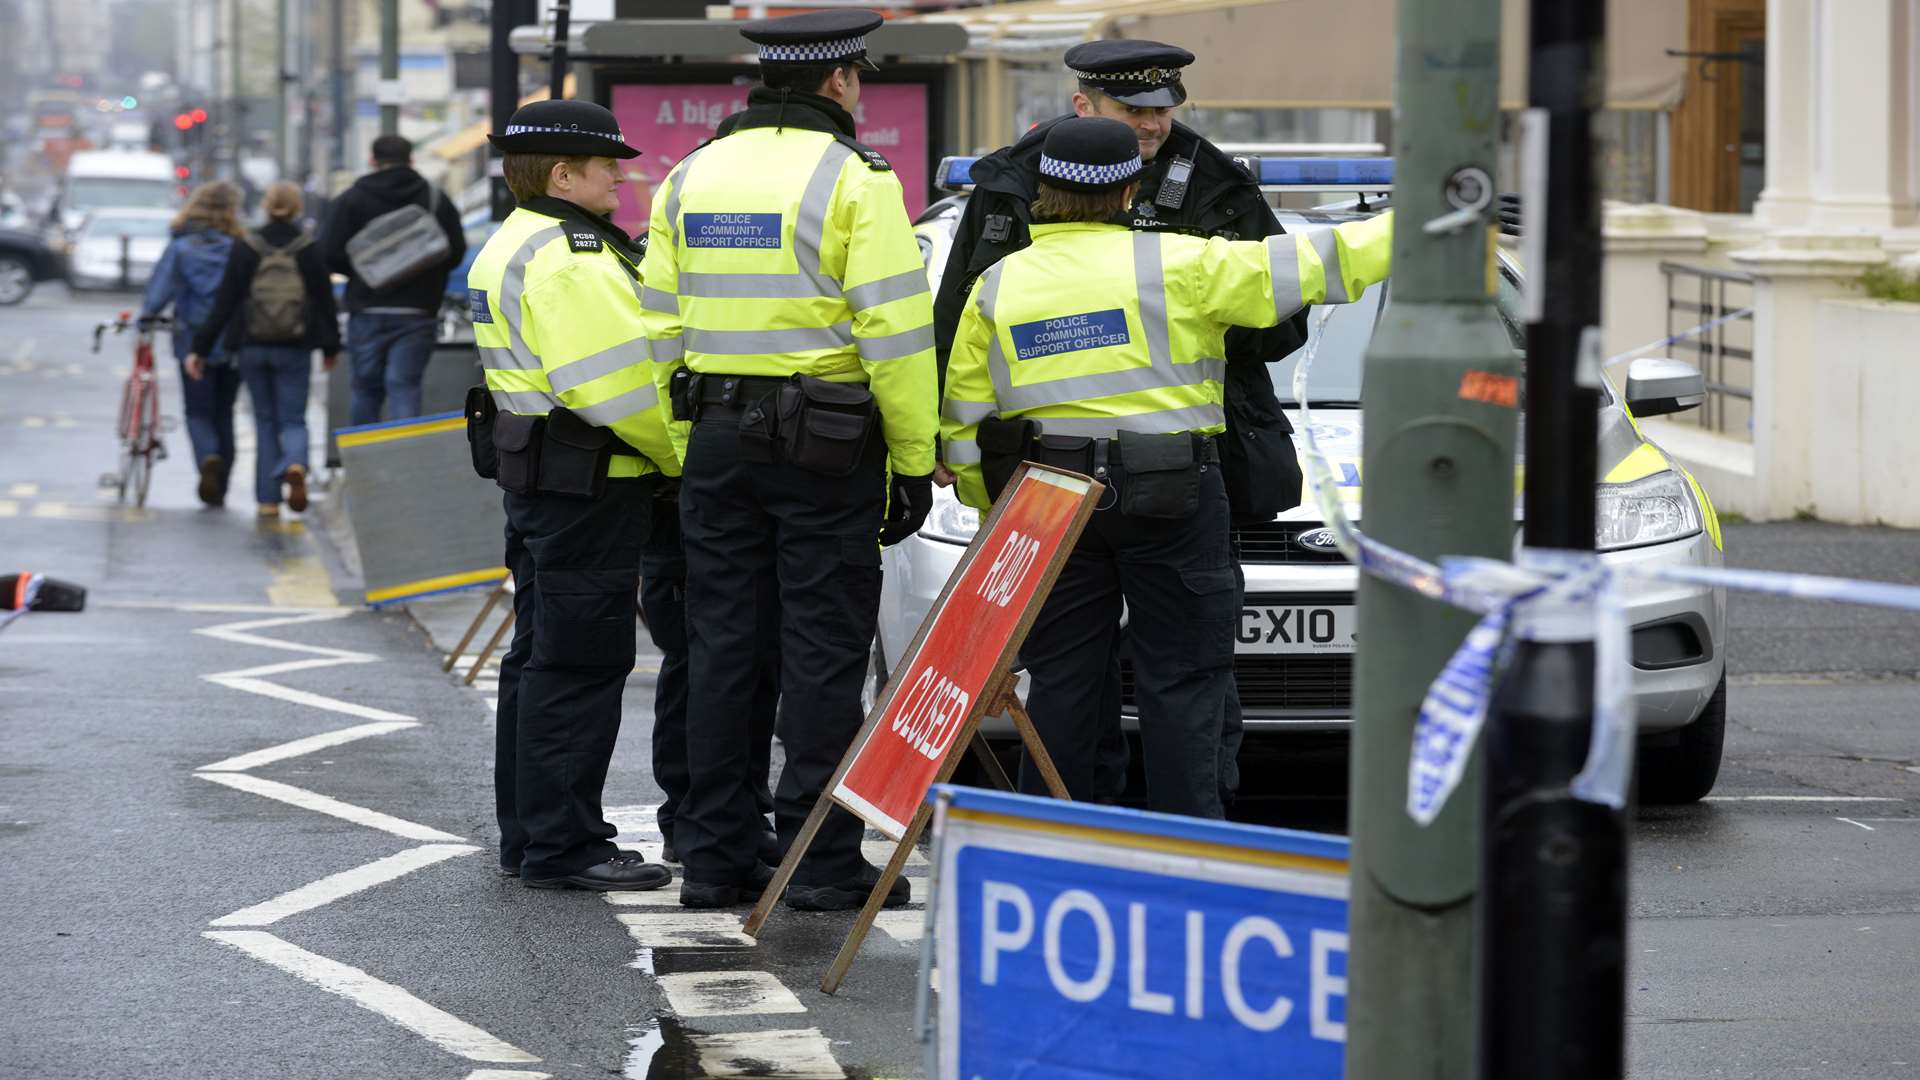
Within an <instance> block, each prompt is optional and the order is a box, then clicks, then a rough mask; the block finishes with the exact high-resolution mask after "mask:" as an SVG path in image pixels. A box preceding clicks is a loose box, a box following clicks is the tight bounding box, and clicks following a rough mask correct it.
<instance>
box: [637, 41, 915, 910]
mask: <svg viewBox="0 0 1920 1080" xmlns="http://www.w3.org/2000/svg"><path fill="white" fill-rule="evenodd" d="M881 21H882V20H881V18H880V16H878V15H875V14H873V13H872V12H867V11H827V12H813V13H809V14H804V15H794V16H789V17H786V18H780V19H769V20H763V21H759V22H753V23H749V24H747V25H746V26H745V27H744V28H743V33H745V35H746V36H747V38H748V39H749V40H751V41H753V42H754V43H755V44H756V45H758V46H759V54H760V63H761V81H762V83H763V85H761V86H757V87H755V88H754V89H753V90H752V91H751V92H750V93H749V94H748V97H747V109H746V111H745V112H744V113H741V114H739V115H738V116H736V117H734V118H732V119H731V120H730V126H729V128H728V130H727V132H726V133H725V134H724V135H722V136H720V137H717V138H715V139H714V140H713V141H711V142H709V143H707V144H706V145H704V146H702V147H701V148H699V149H697V150H695V151H694V152H693V153H691V154H689V155H688V156H687V157H686V158H685V159H683V160H682V161H681V162H680V163H679V164H678V165H677V166H676V167H675V168H674V170H673V171H672V173H670V174H669V176H668V177H667V180H666V182H665V183H664V184H662V185H661V186H660V188H659V190H658V191H657V192H656V193H655V197H654V204H653V220H652V226H651V232H650V235H651V237H652V243H651V246H650V247H649V250H648V252H647V261H646V265H645V267H644V271H645V278H646V285H645V289H644V306H645V308H646V319H647V333H648V337H649V338H651V339H652V343H653V352H654V359H655V361H656V363H655V364H654V372H655V376H656V378H657V379H658V380H659V382H660V384H661V386H662V387H663V388H666V389H667V390H668V391H669V392H671V393H673V394H674V396H675V397H676V399H678V400H680V401H684V402H685V405H684V406H682V407H681V408H680V409H679V410H678V411H677V414H676V415H689V416H691V417H693V418H694V422H693V425H692V428H691V431H690V432H689V433H688V434H687V435H686V440H687V441H686V449H685V455H684V462H685V474H684V478H683V481H682V487H681V493H680V506H681V525H682V529H683V531H684V534H685V544H686V550H687V609H688V612H689V616H690V618H689V634H690V637H691V655H692V679H691V687H692V690H691V694H690V700H689V713H690V715H691V716H692V718H693V719H692V723H691V726H690V729H689V731H688V740H687V759H688V765H689V768H690V771H691V774H692V784H691V788H690V790H689V792H688V795H687V798H686V800H685V801H684V802H683V803H682V805H681V807H680V812H679V815H678V817H677V819H676V821H675V823H674V841H675V846H676V847H677V849H678V853H679V855H680V857H681V859H682V860H684V862H685V864H686V873H685V879H684V881H683V883H682V886H681V892H680V902H681V903H682V904H685V905H688V906H690V907H718V906H725V905H729V904H734V903H738V902H740V901H742V900H744V899H750V898H751V891H752V890H753V889H754V888H755V887H757V886H758V885H760V884H761V883H763V882H764V880H765V878H764V876H763V875H760V874H758V873H756V869H755V864H754V860H753V847H754V845H753V837H752V831H753V829H754V824H753V823H754V820H755V814H754V812H753V811H754V807H753V800H752V796H751V795H750V793H749V791H748V787H747V770H748V765H747V757H746V752H745V749H744V748H745V743H746V727H745V725H746V719H745V718H746V715H747V704H748V701H749V699H750V697H751V695H752V687H753V684H754V680H755V678H756V677H757V675H756V668H757V666H758V665H759V664H761V663H764V662H766V659H765V658H764V657H763V656H762V655H761V652H760V650H759V649H757V648H756V645H755V640H756V638H755V635H756V634H757V633H758V627H759V626H760V625H762V624H763V622H764V620H765V619H767V617H768V612H767V610H766V605H765V604H764V602H763V601H762V599H761V596H762V594H763V590H764V587H765V586H766V584H767V583H769V582H777V583H778V589H779V597H780V616H779V620H780V626H779V630H780V634H779V662H780V665H781V669H780V694H781V701H780V716H779V722H778V723H779V733H780V739H781V743H782V745H783V746H784V747H785V750H786V768H785V770H784V771H783V772H782V773H781V776H780V782H779V785H778V787H777V789H776V791H775V793H774V811H775V818H776V824H777V825H778V828H779V834H780V839H781V842H782V843H783V844H787V845H790V844H791V843H792V842H793V838H794V836H795V834H796V833H797V832H798V831H799V828H800V826H801V823H802V822H803V821H804V819H805V818H806V816H807V814H808V812H809V811H810V810H811V809H812V808H813V805H814V803H815V801H816V800H817V799H818V797H819V795H820V792H821V789H822V788H823V787H825V785H826V783H827V781H828V780H829V779H831V777H832V775H833V771H834V769H835V767H836V766H837V765H838V764H839V761H840V758H841V756H842V755H843V754H844V753H845V751H846V749H847V745H848V743H849V742H850V741H851V740H852V737H853V736H854V734H855V733H856V732H857V731H858V730H859V727H860V721H861V708H860V690H861V686H862V684H863V682H864V680H865V675H866V669H867V659H868V651H869V649H870V648H871V644H872V641H873V633H874V625H875V622H876V619H877V616H878V610H879V597H880V545H881V544H887V543H895V542H898V541H900V540H903V539H905V538H907V537H908V536H911V535H912V534H913V533H914V531H915V530H917V529H918V528H919V526H920V524H921V522H922V521H924V520H925V518H926V514H927V511H928V510H929V509H930V508H931V505H932V498H931V496H932V473H933V466H934V460H933V442H934V435H935V430H936V428H937V426H938V415H937V413H938V400H937V391H936V375H935V369H934V362H933V326H932V323H933V311H932V303H931V298H930V297H929V296H928V293H927V282H926V276H925V272H924V270H923V268H922V266H921V263H920V254H919V248H918V245H917V244H916V243H915V242H914V239H913V233H912V230H911V226H910V224H909V223H908V220H907V215H906V211H905V207H904V205H903V203H902V198H901V189H900V181H899V179H898V178H897V177H895V175H894V174H893V172H892V169H891V167H890V166H889V165H888V164H887V162H886V160H885V159H884V158H882V157H881V156H880V155H879V154H878V153H875V152H874V151H872V150H869V149H867V148H866V147H864V146H861V145H860V144H859V143H857V142H855V141H854V138H853V135H854V126H853V117H852V115H851V113H850V110H851V109H852V108H853V107H854V106H855V104H856V103H857V102H858V101H859V97H860V69H861V67H862V66H866V67H871V66H872V64H871V63H870V62H869V61H867V60H866V38H865V35H866V34H867V33H868V32H869V31H871V30H873V29H874V28H876V27H878V26H879V25H880V24H881ZM683 365H684V367H683ZM889 471H890V472H891V477H892V479H891V482H889V480H888V475H889ZM860 835H861V825H860V823H859V822H858V821H857V820H855V819H854V818H853V817H852V816H851V815H849V814H846V813H845V812H842V811H838V810H836V811H834V812H833V813H832V814H831V815H830V816H829V818H828V820H827V822H826V823H825V824H824V825H823V826H822V828H821V829H820V832H819V834H818V836H817V837H816V838H815V839H814V841H813V844H812V846H811V849H810V851H809V853H808V855H807V857H806V859H805V860H804V861H802V862H801V864H800V865H799V867H798V868H797V870H796V872H795V875H794V880H793V883H792V885H791V886H790V887H789V888H788V890H787V903H788V905H789V906H792V907H796V908H802V909H811V910H832V909H842V908H850V907H856V906H858V905H859V904H861V903H862V902H864V900H865V897H866V893H867V892H868V890H869V889H871V887H872V885H873V883H874V882H875V881H876V880H877V872H876V871H875V869H874V868H873V867H872V866H870V865H868V864H867V863H866V861H865V860H864V859H862V858H861V855H860ZM906 898H907V890H906V889H904V888H897V889H896V890H895V892H894V894H893V896H892V897H890V899H889V903H904V902H905V901H906Z"/></svg>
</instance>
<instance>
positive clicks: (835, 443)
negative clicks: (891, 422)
mask: <svg viewBox="0 0 1920 1080" xmlns="http://www.w3.org/2000/svg"><path fill="white" fill-rule="evenodd" d="M879 418H880V410H879V407H878V405H877V404H876V403H875V402H874V400H873V393H872V392H871V391H869V390H868V389H867V388H866V387H865V386H862V385H860V384H859V383H835V382H828V381H826V380H825V379H816V378H814V377H812V376H810V375H795V376H794V377H793V378H792V380H791V381H789V382H788V384H787V385H786V386H785V387H782V388H781V390H780V442H781V448H782V449H783V450H784V451H785V452H786V456H787V460H788V461H790V462H792V463H793V464H795V465H798V466H800V467H801V468H803V469H806V470H808V471H809V472H816V473H819V474H820V475H822V476H836V477H837V476H851V475H853V470H854V469H855V468H857V467H858V466H859V464H860V461H861V459H862V458H864V457H865V456H866V453H867V441H868V440H869V439H871V438H872V437H873V429H874V427H875V426H876V423H877V421H878V420H879Z"/></svg>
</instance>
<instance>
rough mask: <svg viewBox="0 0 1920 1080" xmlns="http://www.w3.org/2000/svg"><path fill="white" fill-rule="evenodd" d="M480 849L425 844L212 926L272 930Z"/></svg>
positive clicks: (309, 885)
mask: <svg viewBox="0 0 1920 1080" xmlns="http://www.w3.org/2000/svg"><path fill="white" fill-rule="evenodd" d="M479 850H480V849H479V848H477V847H474V846H473V845H471V844H423V845H422V846H420V847H416V848H408V849H407V850H405V851H400V852H396V853H394V854H392V855H389V856H387V857H386V858H384V859H375V860H374V861H373V862H370V863H367V864H366V865H365V866H356V867H354V868H353V869H351V870H343V871H341V872H340V873H338V874H329V875H328V876H326V877H323V878H321V879H320V880H318V881H314V882H309V883H307V884H305V885H302V886H300V887H299V888H297V889H295V890H293V891H292V892H285V893H281V894H280V895H279V896H276V897H274V898H273V899H271V900H268V901H266V902H264V903H259V904H255V905H253V906H252V907H247V908H241V909H240V910H239V911H236V912H234V913H233V914H231V915H222V916H220V917H219V918H217V919H215V920H213V922H212V923H210V924H209V925H212V926H268V925H270V924H272V923H276V922H279V921H280V920H281V919H284V918H286V917H287V916H289V915H298V914H300V913H301V912H303V911H312V910H313V909H314V908H317V907H321V906H323V905H326V904H331V903H333V902H334V901H335V900H338V899H340V898H341V897H344V896H352V895H353V894H354V893H357V892H360V891H362V890H365V889H371V888H373V887H374V886H375V885H380V884H383V883H385V882H388V881H392V880H393V879H394V878H397V877H402V876H405V875H407V874H411V873H413V872H414V871H415V870H419V869H421V868H422V867H427V866H432V865H433V864H434V863H437V862H443V861H445V860H447V859H452V858H455V857H457V856H461V855H471V854H472V853H474V852H476V851H479Z"/></svg>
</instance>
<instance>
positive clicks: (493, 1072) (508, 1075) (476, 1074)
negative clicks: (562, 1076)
mask: <svg viewBox="0 0 1920 1080" xmlns="http://www.w3.org/2000/svg"><path fill="white" fill-rule="evenodd" d="M467 1080H553V1074H552V1073H539V1072H522V1071H520V1070H519V1069H475V1070H473V1071H472V1072H470V1073H468V1074H467Z"/></svg>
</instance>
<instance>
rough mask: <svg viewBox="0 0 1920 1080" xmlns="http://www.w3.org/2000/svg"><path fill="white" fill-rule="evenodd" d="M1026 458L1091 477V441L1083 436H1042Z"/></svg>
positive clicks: (1034, 443)
mask: <svg viewBox="0 0 1920 1080" xmlns="http://www.w3.org/2000/svg"><path fill="white" fill-rule="evenodd" d="M1028 456H1029V457H1031V458H1032V459H1033V460H1035V461H1037V462H1039V463H1040V464H1042V465H1051V466H1053V467H1054V468H1056V469H1065V470H1067V471H1068V472H1076V473H1079V474H1080V475H1082V476H1092V475H1093V440H1092V439H1090V438H1088V437H1086V436H1085V435H1042V436H1040V437H1039V438H1037V439H1035V440H1034V441H1033V450H1032V452H1031V453H1030V454H1029V455H1028Z"/></svg>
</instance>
